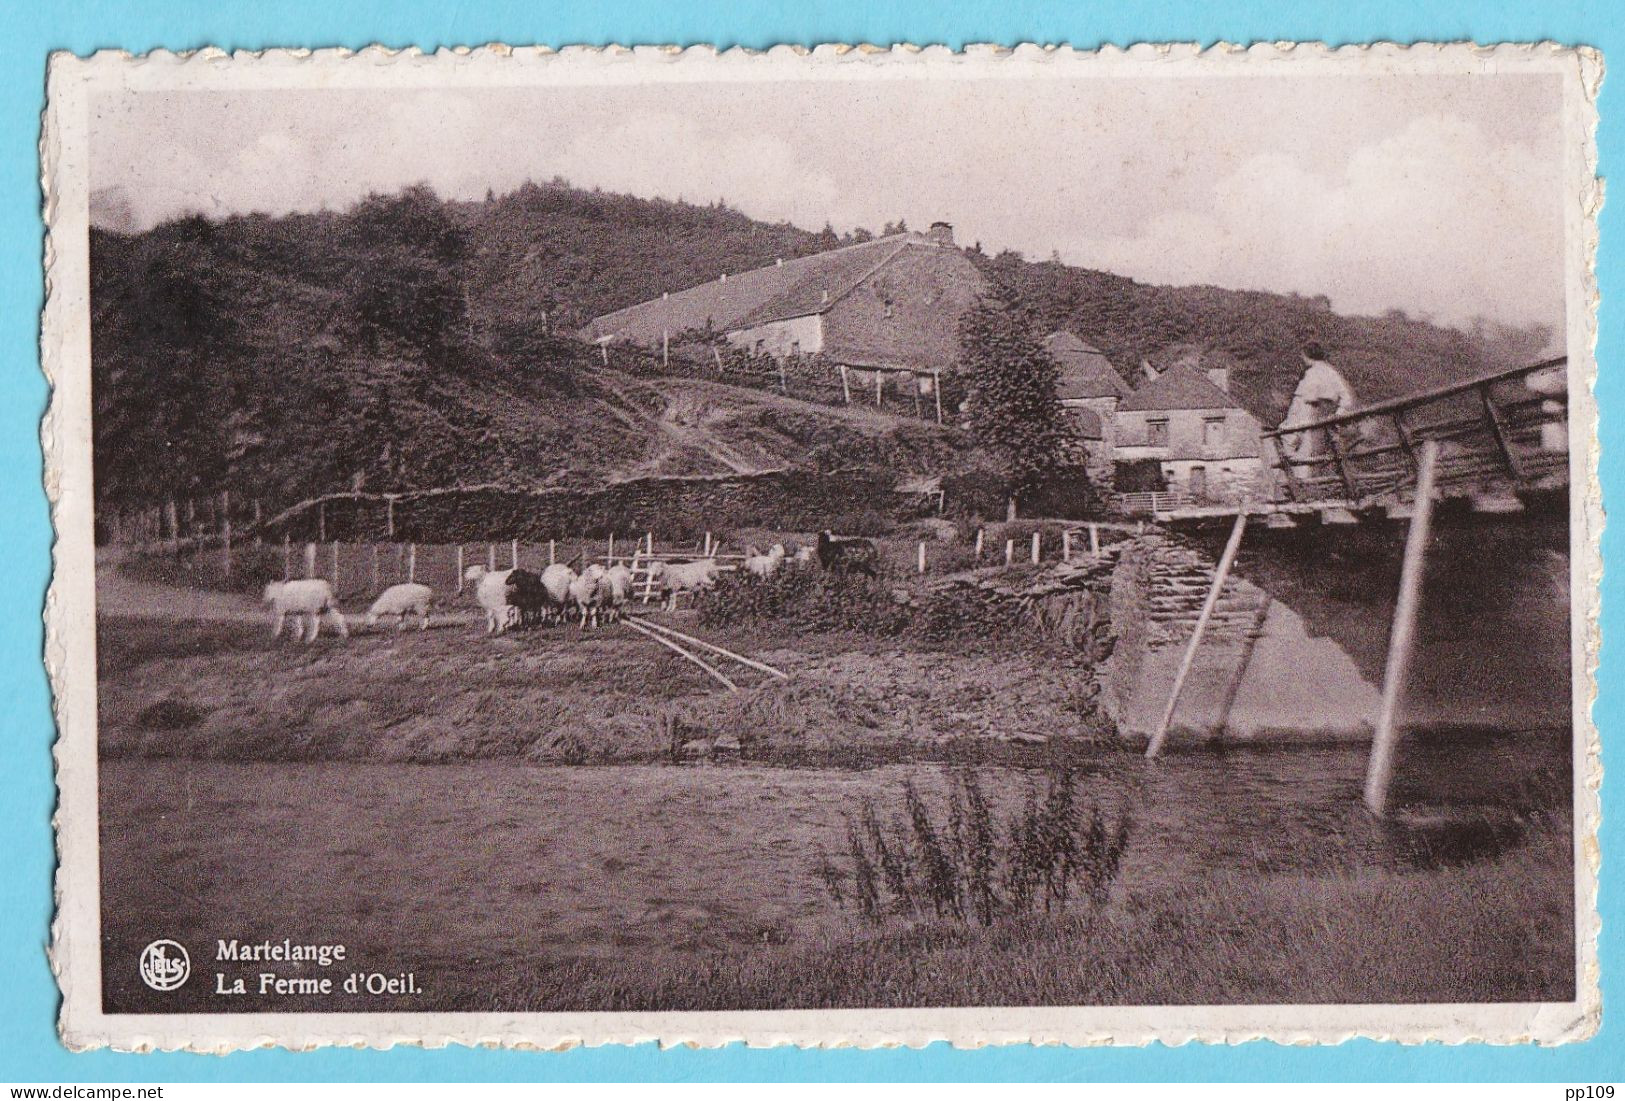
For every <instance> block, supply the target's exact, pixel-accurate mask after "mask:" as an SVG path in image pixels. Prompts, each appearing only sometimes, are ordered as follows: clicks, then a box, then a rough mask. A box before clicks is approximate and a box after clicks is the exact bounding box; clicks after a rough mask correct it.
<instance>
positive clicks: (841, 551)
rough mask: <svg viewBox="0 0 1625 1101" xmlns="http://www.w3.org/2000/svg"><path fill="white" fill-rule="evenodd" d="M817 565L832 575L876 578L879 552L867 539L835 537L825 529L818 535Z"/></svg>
mask: <svg viewBox="0 0 1625 1101" xmlns="http://www.w3.org/2000/svg"><path fill="white" fill-rule="evenodd" d="M818 563H819V565H821V566H823V567H824V568H825V569H826V570H829V571H831V572H832V573H861V574H867V575H868V576H869V577H878V576H879V566H880V552H879V551H878V550H876V549H875V545H874V542H873V541H871V540H869V539H859V538H848V537H844V536H836V535H834V534H832V533H831V532H830V531H829V530H828V529H826V530H824V531H821V532H819V533H818Z"/></svg>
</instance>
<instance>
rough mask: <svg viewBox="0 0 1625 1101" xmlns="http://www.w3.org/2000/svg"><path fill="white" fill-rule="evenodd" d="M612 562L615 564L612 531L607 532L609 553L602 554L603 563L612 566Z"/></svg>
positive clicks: (613, 535)
mask: <svg viewBox="0 0 1625 1101" xmlns="http://www.w3.org/2000/svg"><path fill="white" fill-rule="evenodd" d="M614 564H615V533H614V532H613V531H612V532H610V533H609V553H607V554H605V555H604V565H606V566H613V565H614Z"/></svg>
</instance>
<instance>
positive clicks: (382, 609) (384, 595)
mask: <svg viewBox="0 0 1625 1101" xmlns="http://www.w3.org/2000/svg"><path fill="white" fill-rule="evenodd" d="M433 604H434V590H433V589H431V588H429V586H427V585H419V584H417V583H416V582H413V581H403V582H402V583H401V584H399V585H391V586H390V587H389V588H387V589H385V590H384V591H383V592H381V593H379V594H378V599H377V600H374V601H373V602H372V607H370V608H368V609H367V626H369V627H374V626H377V624H378V620H379V618H380V617H382V616H387V615H392V616H394V617H395V629H396V630H397V631H398V630H400V629H401V628H402V627H405V626H406V617H407V616H408V615H415V616H419V617H421V619H422V620H423V622H422V624H421V625H420V626H419V628H418V629H419V630H422V631H427V630H428V629H429V608H430V607H431V606H432V605H433Z"/></svg>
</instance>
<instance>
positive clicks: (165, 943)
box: [141, 940, 192, 990]
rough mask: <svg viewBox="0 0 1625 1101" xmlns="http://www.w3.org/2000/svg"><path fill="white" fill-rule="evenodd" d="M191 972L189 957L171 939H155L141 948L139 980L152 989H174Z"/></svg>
mask: <svg viewBox="0 0 1625 1101" xmlns="http://www.w3.org/2000/svg"><path fill="white" fill-rule="evenodd" d="M191 973H192V959H191V957H190V956H188V955H187V954H186V949H185V948H182V947H181V946H180V945H178V944H176V943H175V942H174V941H172V940H155V941H153V942H152V943H151V944H149V945H147V946H146V947H145V948H143V949H142V950H141V981H142V982H144V983H146V984H147V985H148V986H150V987H152V988H153V989H154V990H174V989H175V988H176V987H178V986H180V985H181V984H182V983H184V982H185V981H186V977H187V976H188V975H190V974H191Z"/></svg>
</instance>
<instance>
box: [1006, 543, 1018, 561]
mask: <svg viewBox="0 0 1625 1101" xmlns="http://www.w3.org/2000/svg"><path fill="white" fill-rule="evenodd" d="M1015 560H1016V541H1015V540H1014V539H1006V540H1005V541H1004V564H1005V565H1006V566H1008V565H1011V564H1012V563H1014V562H1015Z"/></svg>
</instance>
